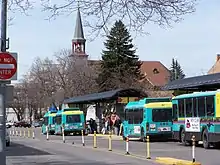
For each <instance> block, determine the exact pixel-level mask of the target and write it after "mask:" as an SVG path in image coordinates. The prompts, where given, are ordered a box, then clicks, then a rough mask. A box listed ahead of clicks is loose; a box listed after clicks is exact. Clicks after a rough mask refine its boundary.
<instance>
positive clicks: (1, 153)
mask: <svg viewBox="0 0 220 165" xmlns="http://www.w3.org/2000/svg"><path fill="white" fill-rule="evenodd" d="M6 35H7V0H2V9H1V52H6V42H7V41H6ZM5 91H6V83H5V82H3V81H2V82H1V86H0V138H1V140H0V162H1V165H6V155H5V147H6V141H5V134H6V127H5V122H6V104H5V98H6V97H5V96H6V95H5V94H6V92H5Z"/></svg>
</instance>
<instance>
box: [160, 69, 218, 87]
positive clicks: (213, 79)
mask: <svg viewBox="0 0 220 165" xmlns="http://www.w3.org/2000/svg"><path fill="white" fill-rule="evenodd" d="M217 89H220V73H215V74H208V75H202V76H195V77H189V78H184V79H180V80H175V81H171V82H169V83H168V84H167V85H165V86H164V87H163V90H183V91H212V90H217Z"/></svg>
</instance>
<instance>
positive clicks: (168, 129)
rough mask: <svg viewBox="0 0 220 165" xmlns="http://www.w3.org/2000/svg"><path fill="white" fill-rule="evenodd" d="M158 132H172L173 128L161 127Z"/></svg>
mask: <svg viewBox="0 0 220 165" xmlns="http://www.w3.org/2000/svg"><path fill="white" fill-rule="evenodd" d="M158 131H161V132H166V131H171V128H170V127H159V128H158Z"/></svg>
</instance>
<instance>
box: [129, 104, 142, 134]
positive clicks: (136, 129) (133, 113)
mask: <svg viewBox="0 0 220 165" xmlns="http://www.w3.org/2000/svg"><path fill="white" fill-rule="evenodd" d="M126 121H127V122H128V123H127V124H126V125H127V134H128V135H129V136H134V137H140V135H141V123H142V121H143V109H142V108H134V109H129V110H127V111H126Z"/></svg>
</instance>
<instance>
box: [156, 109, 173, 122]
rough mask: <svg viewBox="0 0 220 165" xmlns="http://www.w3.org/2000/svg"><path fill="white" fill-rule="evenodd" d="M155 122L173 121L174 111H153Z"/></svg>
mask: <svg viewBox="0 0 220 165" xmlns="http://www.w3.org/2000/svg"><path fill="white" fill-rule="evenodd" d="M152 121H153V122H168V121H172V109H152Z"/></svg>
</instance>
